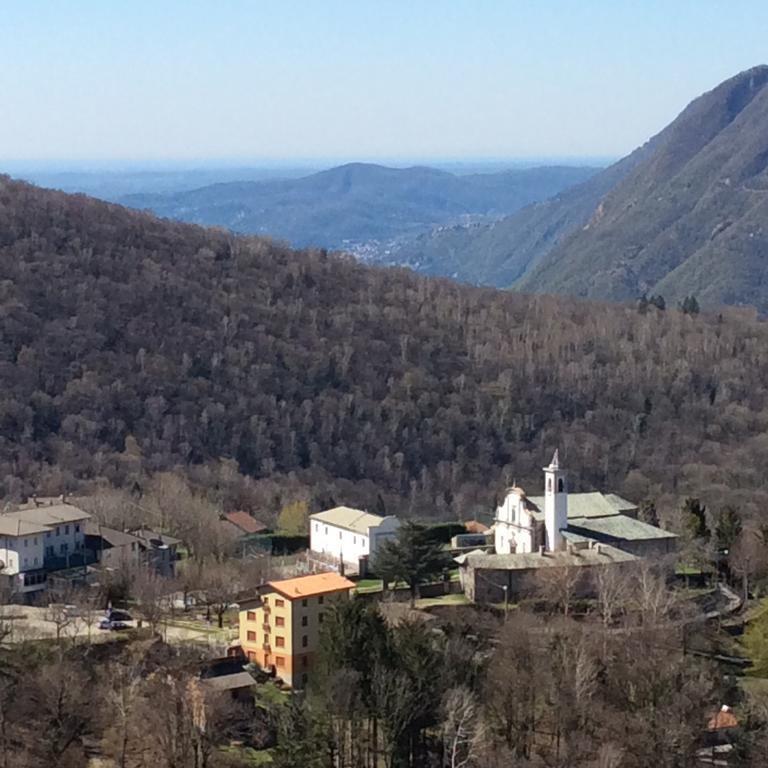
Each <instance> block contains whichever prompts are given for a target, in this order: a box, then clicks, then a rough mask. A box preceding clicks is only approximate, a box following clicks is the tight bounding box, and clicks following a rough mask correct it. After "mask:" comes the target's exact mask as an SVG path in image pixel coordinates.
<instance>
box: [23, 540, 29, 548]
mask: <svg viewBox="0 0 768 768" xmlns="http://www.w3.org/2000/svg"><path fill="white" fill-rule="evenodd" d="M24 546H25V547H28V546H29V540H28V539H24Z"/></svg>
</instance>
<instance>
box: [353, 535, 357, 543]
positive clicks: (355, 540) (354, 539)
mask: <svg viewBox="0 0 768 768" xmlns="http://www.w3.org/2000/svg"><path fill="white" fill-rule="evenodd" d="M352 543H353V544H357V536H353V537H352Z"/></svg>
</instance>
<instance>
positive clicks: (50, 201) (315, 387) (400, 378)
mask: <svg viewBox="0 0 768 768" xmlns="http://www.w3.org/2000/svg"><path fill="white" fill-rule="evenodd" d="M0 323H1V325H0V328H1V329H2V334H1V335H0V370H1V372H2V380H3V385H4V386H3V391H2V394H1V395H0V492H2V494H3V496H4V497H5V498H7V499H14V498H20V497H22V496H24V495H27V494H30V493H32V492H34V491H36V492H38V493H46V492H47V493H59V492H61V491H62V490H69V491H74V490H80V489H88V488H93V487H95V486H98V485H105V484H106V485H114V486H118V487H127V488H130V487H135V486H136V485H137V484H138V485H139V486H141V485H143V483H144V482H145V481H146V479H147V478H148V477H149V476H150V475H152V474H154V473H156V472H158V471H168V470H171V471H173V470H174V469H176V468H180V467H184V468H185V469H184V471H185V473H186V474H187V475H188V476H189V478H190V479H191V481H192V482H193V484H197V485H198V486H199V487H201V488H203V487H205V488H206V489H207V492H209V493H210V494H215V495H217V498H218V500H219V501H221V503H222V504H223V505H224V506H227V507H241V508H245V509H250V510H251V511H254V512H255V513H256V514H258V515H259V516H262V517H265V518H266V519H269V518H270V517H271V516H273V515H275V514H276V513H277V512H278V511H279V509H280V508H282V506H284V504H285V503H287V502H289V501H291V500H293V499H295V498H305V499H307V500H308V501H309V502H310V505H311V507H312V508H313V509H315V508H319V507H322V506H324V505H327V504H330V503H332V502H333V501H336V502H338V503H342V502H343V503H347V504H352V505H359V506H365V507H368V508H370V509H378V510H382V509H386V510H388V511H391V512H396V513H398V514H404V515H409V514H410V515H415V516H420V517H423V518H436V519H437V518H443V519H456V518H468V517H472V516H475V515H477V514H480V513H482V512H486V511H488V510H490V508H491V506H492V504H493V502H494V494H495V493H497V491H498V490H499V489H500V488H501V487H502V486H503V484H504V483H507V482H509V481H511V480H512V479H513V478H514V479H516V480H517V482H519V483H521V484H523V485H525V484H526V483H528V484H530V486H531V489H532V490H533V489H535V488H537V487H538V483H539V482H540V480H539V476H540V473H539V468H540V467H541V466H542V461H543V460H545V459H546V456H547V452H548V451H549V452H551V450H552V448H553V447H555V446H559V447H560V453H561V456H562V457H563V461H564V463H565V464H566V466H567V467H568V468H569V470H570V473H571V478H572V485H573V487H574V489H590V488H594V487H597V488H601V489H604V490H614V491H617V492H620V493H622V494H623V495H625V496H627V497H629V498H631V499H634V500H637V501H641V500H643V499H651V500H653V501H655V503H656V505H657V508H658V509H659V511H660V513H661V520H662V522H663V523H667V524H669V523H670V522H674V521H670V519H669V518H670V515H671V513H672V511H673V510H674V509H676V508H677V507H678V506H679V502H680V500H681V499H682V498H683V497H686V496H697V497H701V498H702V499H703V500H704V501H705V502H706V503H707V504H708V506H709V508H710V509H712V510H716V509H717V508H718V507H720V506H722V505H724V504H725V503H726V502H727V503H728V504H731V505H736V506H738V507H739V508H740V509H741V510H742V511H743V512H744V513H745V514H746V515H749V514H750V513H753V512H754V511H755V510H757V509H760V508H761V507H762V506H763V505H764V504H765V501H766V493H765V491H764V489H763V488H762V487H761V483H762V480H763V474H764V473H763V468H764V466H765V464H766V461H767V460H768V438H766V435H765V432H766V426H767V423H768V402H767V398H768V327H766V325H765V324H764V323H763V322H761V321H759V320H758V319H757V318H756V316H755V315H754V314H753V313H751V312H749V311H748V310H729V311H728V312H727V314H726V313H724V314H723V315H717V314H712V315H708V314H685V313H682V312H680V311H678V310H676V309H673V308H668V309H666V310H664V311H662V310H659V309H657V308H656V307H655V306H653V305H650V306H648V307H646V308H645V309H644V311H640V310H639V309H638V307H636V306H617V305H603V304H598V303H580V302H577V301H574V300H570V299H567V298H554V297H545V296H537V297H532V296H525V295H519V294H514V293H504V292H498V291H493V290H486V289H476V288H472V287H467V286H461V285H458V284H455V283H452V282H450V281H447V280H430V279H425V278H421V277H419V276H417V275H415V274H412V273H410V272H408V271H405V270H398V269H390V270H377V269H371V268H367V267H364V266H361V265H359V264H356V263H354V262H353V261H351V260H349V259H346V258H343V257H336V256H332V255H328V254H326V253H325V252H319V251H299V252H297V251H292V250H290V249H288V248H286V247H283V246H281V245H279V244H277V243H274V242H270V241H268V240H260V239H254V238H240V237H235V236H232V235H230V234H227V233H224V232H219V231H213V230H210V231H206V230H203V229H200V228H196V227H194V226H189V225H184V224H179V223H174V222H169V221H162V220H158V219H155V218H153V217H151V216H149V215H145V214H142V213H137V212H134V211H129V210H126V209H122V208H119V207H116V206H110V205H107V204H104V203H100V202H96V201H94V200H91V199H89V198H86V197H83V196H67V195H65V194H63V193H56V192H50V191H44V190H40V189H37V188H34V187H32V186H29V185H25V184H22V183H19V182H14V181H11V180H10V179H7V178H5V179H3V181H2V182H1V183H0Z"/></svg>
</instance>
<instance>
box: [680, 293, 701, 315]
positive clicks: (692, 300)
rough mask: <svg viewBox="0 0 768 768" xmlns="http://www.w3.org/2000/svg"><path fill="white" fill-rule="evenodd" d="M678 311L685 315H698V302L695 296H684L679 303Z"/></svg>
mask: <svg viewBox="0 0 768 768" xmlns="http://www.w3.org/2000/svg"><path fill="white" fill-rule="evenodd" d="M680 309H681V310H682V311H683V312H684V313H685V314H686V315H698V314H699V302H698V301H697V299H696V297H695V296H686V297H685V298H684V299H683V300H682V301H681V302H680Z"/></svg>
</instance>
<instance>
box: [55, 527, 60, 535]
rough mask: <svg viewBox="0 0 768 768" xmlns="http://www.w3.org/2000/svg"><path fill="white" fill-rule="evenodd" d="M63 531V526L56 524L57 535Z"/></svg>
mask: <svg viewBox="0 0 768 768" xmlns="http://www.w3.org/2000/svg"><path fill="white" fill-rule="evenodd" d="M60 533H61V528H59V526H58V525H57V526H56V535H57V536H58V535H59V534H60Z"/></svg>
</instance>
